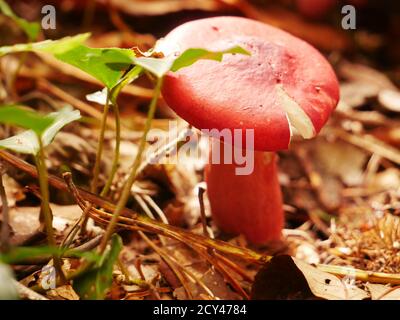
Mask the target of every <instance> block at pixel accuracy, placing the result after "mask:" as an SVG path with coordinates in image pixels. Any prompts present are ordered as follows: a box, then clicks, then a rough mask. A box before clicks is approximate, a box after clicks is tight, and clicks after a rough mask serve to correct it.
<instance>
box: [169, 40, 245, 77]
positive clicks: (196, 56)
mask: <svg viewBox="0 0 400 320" xmlns="http://www.w3.org/2000/svg"><path fill="white" fill-rule="evenodd" d="M225 54H242V55H247V56H249V55H250V53H249V52H248V51H246V50H245V49H243V48H242V47H240V46H236V47H233V48H230V49H228V50H224V51H215V52H214V51H208V50H205V49H195V48H194V49H188V50H186V51H185V52H183V53H182V54H181V55H180V56H179V57H178V58H177V59H175V61H174V63H173V65H172V67H171V71H172V72H176V71H178V70H179V69H182V68H185V67H188V66H191V65H192V64H193V63H195V62H196V61H198V60H201V59H202V60H215V61H222V58H223V56H224V55H225Z"/></svg>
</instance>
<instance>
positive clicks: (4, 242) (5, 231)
mask: <svg viewBox="0 0 400 320" xmlns="http://www.w3.org/2000/svg"><path fill="white" fill-rule="evenodd" d="M0 199H1V205H2V211H1V214H2V218H3V220H2V222H1V236H0V245H1V251H2V252H7V251H8V250H9V249H10V226H9V207H8V201H7V195H6V190H5V189H4V184H3V172H2V168H1V165H0Z"/></svg>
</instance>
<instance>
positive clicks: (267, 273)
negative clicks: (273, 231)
mask: <svg viewBox="0 0 400 320" xmlns="http://www.w3.org/2000/svg"><path fill="white" fill-rule="evenodd" d="M251 297H252V299H255V300H280V299H296V300H298V299H326V300H342V299H347V300H362V299H365V298H368V294H367V293H366V292H365V291H363V290H361V289H359V288H358V287H356V286H354V285H351V284H347V283H345V282H344V281H342V280H340V279H339V278H337V277H336V276H334V275H332V274H329V273H326V272H323V271H321V270H318V269H317V268H315V267H313V266H311V265H309V264H307V263H305V262H303V261H301V260H298V259H296V258H293V257H290V256H287V255H280V256H276V257H274V258H272V260H271V261H270V262H268V263H267V264H266V265H265V266H264V267H263V268H262V269H261V270H260V271H259V272H258V274H257V276H256V278H255V281H254V284H253V288H252V293H251Z"/></svg>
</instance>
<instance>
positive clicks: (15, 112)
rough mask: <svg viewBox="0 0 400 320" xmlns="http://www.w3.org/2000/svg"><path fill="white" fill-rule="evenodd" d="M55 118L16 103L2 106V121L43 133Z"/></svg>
mask: <svg viewBox="0 0 400 320" xmlns="http://www.w3.org/2000/svg"><path fill="white" fill-rule="evenodd" d="M52 122H53V120H52V119H51V118H50V117H43V115H41V114H40V113H37V112H35V111H33V110H30V109H28V108H24V107H21V106H16V105H7V106H2V107H0V123H5V124H9V125H14V126H18V127H22V128H25V129H31V130H33V131H35V132H36V133H37V134H41V133H42V132H43V130H45V129H46V128H47V127H48V126H49V125H50V124H51V123H52Z"/></svg>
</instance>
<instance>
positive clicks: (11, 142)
mask: <svg viewBox="0 0 400 320" xmlns="http://www.w3.org/2000/svg"><path fill="white" fill-rule="evenodd" d="M80 117H81V116H80V112H79V111H78V110H73V109H72V108H71V107H65V108H64V109H62V110H60V111H58V112H53V113H50V114H49V115H47V116H45V117H44V118H47V119H50V120H51V122H50V124H49V125H48V126H47V127H46V128H45V129H44V130H43V131H42V132H41V133H40V134H38V133H37V132H35V131H33V130H27V131H24V132H22V133H20V134H17V135H15V136H12V137H10V138H7V139H3V140H0V148H5V149H9V150H13V151H15V152H20V153H27V154H33V155H36V154H37V153H38V152H39V150H40V145H39V141H38V137H39V136H40V138H41V139H42V144H43V146H44V147H45V146H47V145H49V144H50V143H51V142H52V141H53V139H54V137H55V136H56V134H57V133H58V132H59V131H60V130H61V129H62V128H63V127H64V126H65V125H67V124H69V123H71V122H73V121H75V120H78V119H79V118H80ZM0 121H1V120H0Z"/></svg>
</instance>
